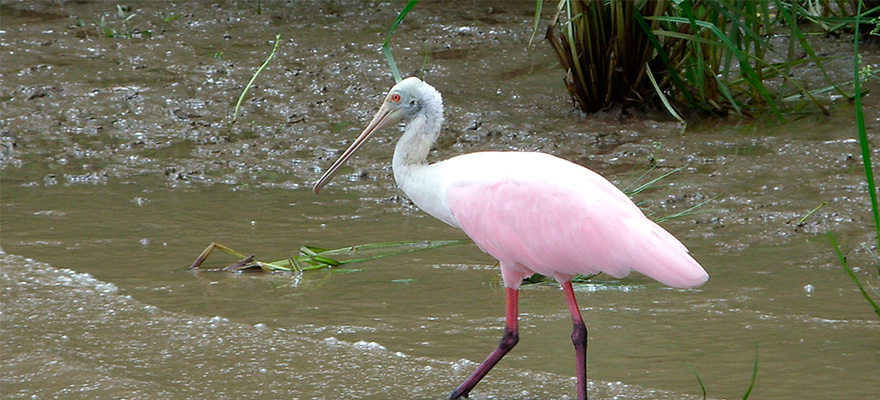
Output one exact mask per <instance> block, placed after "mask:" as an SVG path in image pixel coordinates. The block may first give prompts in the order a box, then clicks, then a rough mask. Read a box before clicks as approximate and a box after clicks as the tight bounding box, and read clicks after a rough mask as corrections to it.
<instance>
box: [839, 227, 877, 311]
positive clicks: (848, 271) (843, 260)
mask: <svg viewBox="0 0 880 400" xmlns="http://www.w3.org/2000/svg"><path fill="white" fill-rule="evenodd" d="M828 238H829V239H831V244H832V245H834V252H835V253H837V258H838V259H839V260H840V265H842V266H843V269H844V271H846V274H847V275H849V277H850V279H852V280H853V282H855V283H856V286H858V288H859V291H860V292H862V296H864V297H865V300H867V301H868V304H870V305H871V307H874V312H875V313H877V316H878V317H880V306H878V305H877V303H875V302H874V299H872V298H871V296H869V295H868V291H866V290H865V287H864V286H862V282H861V281H859V278H858V277H857V276H856V273H855V272H853V270H852V268H850V267H849V264H847V262H846V256H845V255H844V254H843V252H842V251H840V246H838V245H837V240H836V239H835V238H834V235H833V234H832V233H831V232H828Z"/></svg>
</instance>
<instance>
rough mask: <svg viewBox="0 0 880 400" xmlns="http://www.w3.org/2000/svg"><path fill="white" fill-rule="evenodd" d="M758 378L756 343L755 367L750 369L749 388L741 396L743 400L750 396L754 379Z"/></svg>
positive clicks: (756, 349) (756, 347) (753, 386)
mask: <svg viewBox="0 0 880 400" xmlns="http://www.w3.org/2000/svg"><path fill="white" fill-rule="evenodd" d="M757 377H758V343H757V342H756V343H755V366H754V367H752V379H751V380H750V381H749V387H748V389H746V393H745V394H744V395H743V400H748V398H749V396H750V395H751V394H752V389H754V388H755V378H757Z"/></svg>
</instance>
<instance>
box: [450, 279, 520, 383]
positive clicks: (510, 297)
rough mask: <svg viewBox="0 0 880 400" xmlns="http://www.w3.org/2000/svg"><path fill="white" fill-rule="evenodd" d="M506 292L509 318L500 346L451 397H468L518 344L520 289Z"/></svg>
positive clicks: (509, 289) (508, 289)
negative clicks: (481, 380)
mask: <svg viewBox="0 0 880 400" xmlns="http://www.w3.org/2000/svg"><path fill="white" fill-rule="evenodd" d="M504 289H505V293H506V295H507V320H506V324H505V328H504V336H502V337H501V343H499V344H498V347H497V348H496V349H495V351H493V352H492V353H491V354H489V357H486V360H485V361H483V363H482V364H480V366H479V367H477V370H476V371H474V373H472V374H471V375H470V376H469V377H467V379H465V380H464V382H462V383H461V385H458V387H457V388H455V390H454V391H452V394H451V395H449V398H450V399H458V398H461V397H468V394H469V393H470V392H471V389H473V388H474V386H477V383H480V379H483V377H484V376H486V374H487V373H489V370H491V369H492V367H494V366H495V364H498V361H500V360H501V358H502V357H504V355H505V354H507V352H508V351H510V349H512V348H513V346H516V342H518V341H519V328H518V327H517V319H518V317H519V290H518V289H511V288H509V287H505V288H504Z"/></svg>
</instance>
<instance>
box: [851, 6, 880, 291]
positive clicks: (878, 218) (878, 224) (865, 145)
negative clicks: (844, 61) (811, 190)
mask: <svg viewBox="0 0 880 400" xmlns="http://www.w3.org/2000/svg"><path fill="white" fill-rule="evenodd" d="M857 3H859V5H858V8H857V9H856V26H855V39H854V40H853V54H855V57H853V77H854V78H855V82H854V85H855V107H856V125H857V126H858V129H859V147H861V149H862V164H864V166H865V180H866V181H867V183H868V195H869V196H870V197H871V211H872V212H873V214H874V235H875V239H876V240H877V251H880V209H878V205H877V187H876V186H875V184H874V170H873V168H872V167H871V148H870V144H869V142H868V131H867V129H866V128H865V113H864V110H863V109H862V84H861V71H860V70H861V69H860V68H859V67H860V66H861V58H860V57H859V25H861V21H862V2H861V1H857ZM875 307H876V306H875Z"/></svg>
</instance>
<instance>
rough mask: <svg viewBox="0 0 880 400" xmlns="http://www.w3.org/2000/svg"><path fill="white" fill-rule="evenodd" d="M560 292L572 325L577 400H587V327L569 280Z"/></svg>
mask: <svg viewBox="0 0 880 400" xmlns="http://www.w3.org/2000/svg"><path fill="white" fill-rule="evenodd" d="M562 291H563V292H565V301H566V302H567V303H568V311H569V312H570V313H571V323H572V325H573V328H572V331H571V341H572V343H574V356H575V357H574V358H575V369H576V371H577V391H578V400H587V326H586V324H584V318H583V317H582V316H581V309H580V308H579V307H578V305H577V299H576V298H575V297H574V289H572V287H571V281H570V280H566V281H563V282H562Z"/></svg>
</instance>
